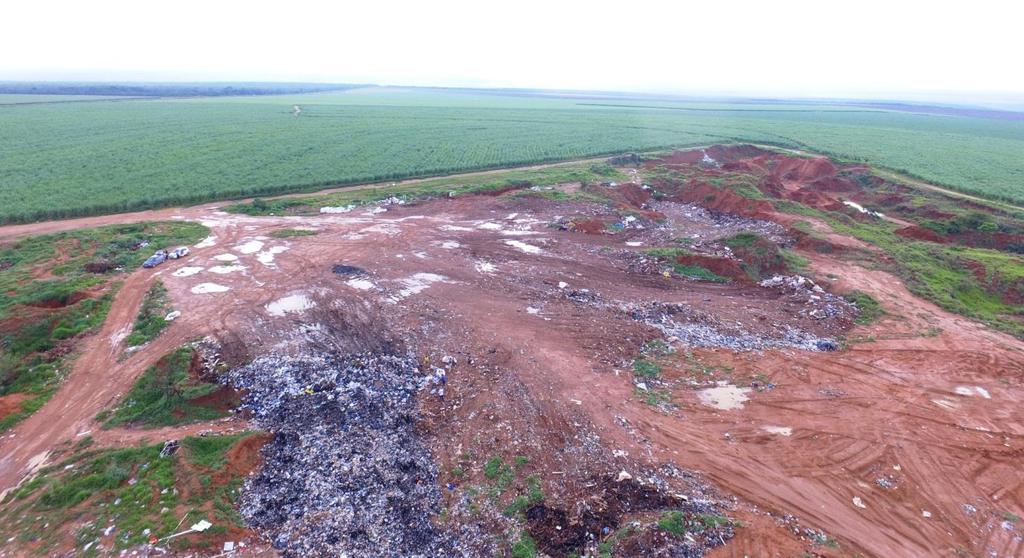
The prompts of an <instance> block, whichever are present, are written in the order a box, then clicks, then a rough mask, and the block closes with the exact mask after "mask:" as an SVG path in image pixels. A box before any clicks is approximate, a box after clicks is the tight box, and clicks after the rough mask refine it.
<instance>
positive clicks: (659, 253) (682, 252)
mask: <svg viewBox="0 0 1024 558" xmlns="http://www.w3.org/2000/svg"><path fill="white" fill-rule="evenodd" d="M644 253H645V254H647V255H648V256H651V257H652V258H658V259H659V260H674V259H676V258H678V257H679V256H689V255H690V254H691V252H690V251H689V250H687V249H685V248H678V247H675V246H663V247H660V248H651V249H650V250H645V251H644Z"/></svg>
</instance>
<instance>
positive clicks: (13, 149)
mask: <svg viewBox="0 0 1024 558" xmlns="http://www.w3.org/2000/svg"><path fill="white" fill-rule="evenodd" d="M294 104H299V105H301V107H302V114H301V116H299V117H295V116H293V115H292V106H293V105H294ZM665 105H666V106H667V107H669V108H671V107H683V108H686V107H690V108H693V107H694V104H693V103H689V104H680V103H665ZM703 107H704V108H707V109H708V110H666V109H665V108H649V107H645V106H642V105H641V104H637V103H621V104H620V106H615V107H606V106H593V105H589V104H586V103H582V102H579V101H578V100H575V99H552V98H537V97H523V96H517V97H505V96H501V95H470V94H452V93H445V92H431V91H419V92H398V93H396V92H394V91H393V90H392V91H388V90H373V89H370V90H354V91H351V92H347V93H328V94H311V95H287V96H279V97H275V96H270V97H223V98H204V99H187V100H183V99H163V100H133V101H121V102H117V103H102V102H97V103H53V104H39V105H27V104H25V105H11V106H7V107H4V110H2V111H0V208H2V209H0V222H3V221H15V220H35V219H42V218H51V217H69V216H75V215H84V214H90V213H100V212H118V211H127V210H133V209H140V208H147V207H156V206H167V205H173V204H184V203H194V202H200V201H206V200H212V199H224V198H237V197H246V196H258V195H263V196H266V195H271V194H276V193H283V192H292V191H303V190H306V191H309V190H313V189H316V188H320V187H324V186H327V185H343V184H355V183H364V182H374V181H380V180H391V179H398V178H406V177H423V176H431V175H438V174H446V173H455V172H464V171H469V170H476V169H485V168H496V167H504V166H515V165H524V164H531V163H540V162H550V161H558V160H565V159H572V158H580V157H587V156H596V155H601V154H609V153H619V152H623V151H644V150H652V149H660V148H665V147H670V146H686V145H706V144H710V143H720V142H731V141H736V142H754V143H764V144H773V145H779V146H783V147H791V148H801V149H810V150H814V151H819V152H823V153H827V154H832V155H835V156H837V157H840V158H844V159H849V160H857V161H869V162H871V163H873V164H879V165H882V166H885V167H889V168H892V169H897V170H901V171H904V172H906V173H909V174H911V175H914V176H918V177H921V178H923V179H926V180H930V181H934V182H936V183H938V184H943V185H947V186H950V187H953V188H958V189H962V190H964V191H969V192H974V193H978V194H981V195H985V196H990V197H1000V198H1005V199H1009V200H1016V201H1022V200H1024V186H1022V185H1024V163H1022V159H1021V157H1020V153H1022V152H1024V122H1019V121H1003V120H983V119H975V118H966V117H949V116H937V115H922V114H906V113H900V112H894V111H870V110H856V111H832V110H823V109H822V107H820V106H819V107H812V108H813V109H814V110H793V109H797V108H799V107H787V110H740V111H736V110H729V108H730V107H729V105H727V104H722V103H719V104H715V105H703ZM698 108H699V107H698ZM742 108H748V107H742ZM126 122H128V123H130V124H131V125H129V126H126V125H124V123H126Z"/></svg>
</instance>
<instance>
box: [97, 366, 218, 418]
mask: <svg viewBox="0 0 1024 558" xmlns="http://www.w3.org/2000/svg"><path fill="white" fill-rule="evenodd" d="M194 354H195V353H194V351H193V349H192V348H191V347H187V346H186V347H180V348H178V349H177V350H175V351H174V352H172V353H170V354H168V355H165V356H164V357H163V358H161V359H160V360H159V361H158V362H157V363H156V364H154V365H153V366H151V367H149V369H147V370H146V371H145V372H144V373H143V374H142V376H140V377H139V379H138V380H136V382H135V385H133V386H132V389H131V391H129V392H128V394H127V395H125V396H124V399H122V400H121V402H120V403H119V404H118V406H117V408H115V409H114V411H113V412H112V413H107V414H106V416H103V417H102V418H103V419H104V423H103V425H104V426H105V427H110V426H117V425H122V424H131V425H133V426H146V427H157V426H174V425H176V424H185V423H190V422H198V421H204V420H212V419H216V418H220V417H222V416H225V412H224V411H222V410H219V409H218V408H217V407H216V406H215V405H213V404H211V403H205V404H204V403H202V401H203V398H204V397H206V396H209V395H210V394H212V393H214V392H216V391H218V390H220V389H222V388H221V386H219V385H217V384H213V383H209V382H205V381H203V380H202V379H199V378H196V377H194V376H193V375H192V374H191V373H190V367H191V364H192V359H193V355H194Z"/></svg>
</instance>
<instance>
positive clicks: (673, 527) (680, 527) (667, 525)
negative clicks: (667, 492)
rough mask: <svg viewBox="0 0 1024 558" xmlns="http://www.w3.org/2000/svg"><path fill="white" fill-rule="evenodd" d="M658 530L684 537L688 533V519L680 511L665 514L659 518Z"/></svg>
mask: <svg viewBox="0 0 1024 558" xmlns="http://www.w3.org/2000/svg"><path fill="white" fill-rule="evenodd" d="M658 528H659V529H661V530H662V531H666V532H668V533H672V534H673V535H676V536H682V535H683V534H684V533H686V517H685V516H684V515H683V512H679V511H670V512H665V513H663V514H662V515H661V517H660V518H658Z"/></svg>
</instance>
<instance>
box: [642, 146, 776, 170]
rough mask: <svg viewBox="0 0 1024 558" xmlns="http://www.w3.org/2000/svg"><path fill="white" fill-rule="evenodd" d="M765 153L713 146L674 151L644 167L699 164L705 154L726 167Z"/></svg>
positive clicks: (740, 148)
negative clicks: (734, 162)
mask: <svg viewBox="0 0 1024 558" xmlns="http://www.w3.org/2000/svg"><path fill="white" fill-rule="evenodd" d="M766 153H768V152H767V151H765V150H763V149H761V148H759V147H755V146H753V145H714V146H711V147H709V148H707V149H703V150H701V149H697V150H693V151H676V152H674V153H671V154H669V155H666V156H665V157H662V158H661V159H657V160H653V161H647V162H646V163H644V165H645V166H646V167H647V168H654V167H656V166H658V165H694V164H697V163H700V162H701V161H702V160H703V159H704V155H705V154H707V156H708V157H710V158H712V159H713V160H715V161H716V162H717V163H719V164H721V165H726V164H729V163H731V162H733V161H737V160H740V159H748V158H752V157H757V156H760V155H765V154H766Z"/></svg>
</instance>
